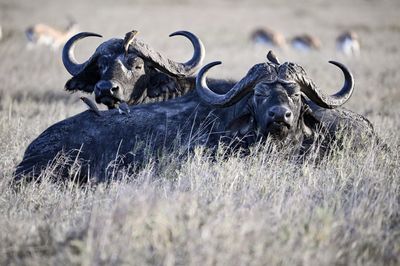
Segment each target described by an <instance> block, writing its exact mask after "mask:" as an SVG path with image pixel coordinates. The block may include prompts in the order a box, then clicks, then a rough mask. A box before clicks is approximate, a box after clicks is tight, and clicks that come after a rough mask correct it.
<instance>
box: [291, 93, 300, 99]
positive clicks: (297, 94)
mask: <svg viewBox="0 0 400 266" xmlns="http://www.w3.org/2000/svg"><path fill="white" fill-rule="evenodd" d="M300 95H301V92H296V93H293V94H292V96H291V97H292V98H299V97H300Z"/></svg>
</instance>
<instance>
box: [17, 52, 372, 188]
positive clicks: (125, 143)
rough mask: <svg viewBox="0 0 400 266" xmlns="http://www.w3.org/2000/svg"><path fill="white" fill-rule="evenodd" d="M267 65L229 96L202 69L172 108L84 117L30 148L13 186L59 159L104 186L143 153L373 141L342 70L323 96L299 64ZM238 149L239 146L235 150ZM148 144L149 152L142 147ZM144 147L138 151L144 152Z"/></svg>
mask: <svg viewBox="0 0 400 266" xmlns="http://www.w3.org/2000/svg"><path fill="white" fill-rule="evenodd" d="M268 59H269V62H266V63H261V64H257V65H255V66H253V67H252V68H251V69H250V70H249V72H248V73H247V74H246V76H245V77H243V78H242V79H241V80H240V81H239V82H237V83H236V84H235V85H234V86H233V87H232V88H229V89H227V88H223V87H219V86H217V87H216V91H212V90H211V89H209V88H208V87H207V83H206V73H207V71H208V70H209V69H210V68H211V67H213V66H215V65H217V64H219V62H214V63H210V64H208V65H206V66H205V67H203V68H202V69H201V71H200V72H199V75H198V76H197V79H196V88H197V89H196V91H192V92H189V93H188V94H186V95H185V96H183V97H179V98H176V99H173V100H170V101H165V102H158V103H150V104H143V105H138V106H130V115H129V116H121V115H119V113H118V111H116V110H109V111H103V112H101V113H102V115H101V116H96V115H95V114H94V113H93V112H89V111H86V112H83V113H80V114H78V115H76V116H73V117H71V118H68V119H65V120H63V121H61V122H58V123H56V124H55V125H53V126H51V127H49V128H48V129H47V130H45V131H44V132H43V133H42V134H41V135H40V136H39V137H38V138H37V139H35V140H34V141H33V142H32V143H31V144H30V145H29V147H28V148H27V150H26V152H25V155H24V158H23V160H22V162H21V163H20V164H19V165H18V167H17V169H16V179H17V180H20V179H22V178H23V177H24V176H25V175H27V177H29V178H32V177H38V176H39V175H40V173H41V171H42V170H43V169H44V168H45V167H46V166H48V165H49V164H50V163H51V162H52V161H53V160H54V158H55V157H56V156H57V155H58V154H60V153H64V154H65V153H67V154H68V155H69V156H71V157H72V158H74V160H75V161H79V162H80V166H81V168H80V171H79V178H81V179H82V178H83V179H85V178H88V177H90V178H92V179H93V180H95V181H104V180H107V179H108V177H109V172H108V169H110V168H109V167H110V165H113V164H114V163H115V160H116V158H118V163H119V166H120V167H129V166H132V165H140V164H141V163H142V162H143V160H144V158H145V157H146V155H147V154H146V153H147V152H149V153H150V155H154V156H155V155H156V154H157V153H158V152H159V151H161V150H163V149H166V150H169V149H172V148H173V147H176V145H179V146H180V147H185V148H187V147H189V148H190V147H194V146H196V145H203V146H206V147H209V148H215V147H218V144H219V143H220V142H221V141H222V142H227V141H228V142H229V143H235V145H234V146H233V147H245V148H247V147H249V146H251V145H252V144H254V143H255V142H258V141H260V140H263V139H271V141H273V142H276V143H288V142H289V143H292V144H293V143H294V144H299V145H297V146H298V147H299V153H304V152H305V151H307V150H309V149H310V147H311V144H312V143H314V142H316V141H319V140H323V141H322V142H321V143H323V145H322V150H323V152H326V151H329V150H330V149H331V148H332V146H331V144H332V143H334V140H335V139H336V136H337V134H338V132H339V131H341V130H342V129H345V130H348V131H351V132H352V133H353V134H354V136H355V137H356V138H359V139H358V140H357V139H356V142H355V143H360V142H361V141H362V140H361V136H368V137H372V136H374V131H373V128H372V125H371V123H370V122H369V121H368V120H367V119H365V118H364V117H362V116H361V115H358V114H355V113H353V112H351V111H348V110H346V109H344V108H341V107H340V106H341V105H343V104H344V103H345V102H346V101H347V100H348V99H349V98H350V96H351V94H352V92H353V89H354V80H353V76H352V74H351V73H350V72H349V70H348V69H347V68H346V67H345V66H344V65H342V64H340V63H337V62H333V61H332V62H331V63H332V64H334V65H335V66H337V67H339V68H340V70H341V71H342V72H343V74H344V78H345V82H344V86H343V87H342V88H341V89H340V91H339V92H338V93H336V94H334V95H332V96H329V95H326V94H324V93H323V92H322V90H321V89H320V88H318V87H317V86H316V85H315V84H314V83H313V82H312V80H311V79H310V78H309V77H308V76H307V74H306V72H305V71H304V69H303V68H302V67H301V66H299V65H297V64H294V63H288V62H286V63H283V64H280V63H279V61H278V60H277V59H276V58H275V57H273V56H272V54H269V56H268ZM236 143H238V144H239V145H236ZM144 144H145V145H144ZM143 145H144V146H146V147H147V149H141V148H140V147H144V146H143ZM59 167H61V168H62V171H59V172H58V177H59V178H65V177H67V176H68V171H69V168H70V167H69V166H68V165H60V166H59Z"/></svg>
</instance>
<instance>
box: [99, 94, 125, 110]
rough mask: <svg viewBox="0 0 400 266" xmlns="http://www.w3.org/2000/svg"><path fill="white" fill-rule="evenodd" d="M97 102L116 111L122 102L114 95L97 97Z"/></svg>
mask: <svg viewBox="0 0 400 266" xmlns="http://www.w3.org/2000/svg"><path fill="white" fill-rule="evenodd" d="M96 102H97V103H102V104H104V105H106V106H107V107H108V108H109V109H114V108H117V106H118V104H120V103H121V102H122V100H121V99H119V98H117V97H114V96H112V95H107V96H100V97H96Z"/></svg>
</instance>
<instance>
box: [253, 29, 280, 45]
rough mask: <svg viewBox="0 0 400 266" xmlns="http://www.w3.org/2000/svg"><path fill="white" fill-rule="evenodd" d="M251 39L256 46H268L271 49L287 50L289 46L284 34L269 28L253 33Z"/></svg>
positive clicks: (256, 30)
mask: <svg viewBox="0 0 400 266" xmlns="http://www.w3.org/2000/svg"><path fill="white" fill-rule="evenodd" d="M250 39H251V40H252V41H253V43H255V44H262V45H267V46H269V47H271V48H285V47H286V46H287V44H286V38H285V36H284V35H283V34H282V33H280V32H278V31H275V30H273V29H271V28H267V27H264V28H257V29H255V30H254V31H253V32H252V33H251V35H250Z"/></svg>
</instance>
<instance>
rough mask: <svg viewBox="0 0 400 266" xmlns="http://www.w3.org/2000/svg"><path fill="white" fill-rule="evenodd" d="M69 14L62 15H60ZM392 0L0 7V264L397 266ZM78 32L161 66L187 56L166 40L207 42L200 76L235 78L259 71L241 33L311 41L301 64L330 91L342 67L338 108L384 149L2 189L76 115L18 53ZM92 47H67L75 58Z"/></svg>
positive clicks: (30, 58) (399, 166)
mask: <svg viewBox="0 0 400 266" xmlns="http://www.w3.org/2000/svg"><path fill="white" fill-rule="evenodd" d="M67 2H68V3H67ZM399 11H400V2H399V1H395V0H393V1H372V0H371V1H361V0H360V1H351V2H350V1H315V2H311V1H293V2H290V1H269V2H267V1H251V2H247V3H244V1H243V2H242V1H231V2H218V3H216V2H213V1H209V2H205V3H203V4H201V3H198V2H197V1H189V2H187V1H183V0H182V1H181V0H176V1H173V2H172V3H167V2H164V1H161V0H160V1H96V2H95V1H93V2H92V1H90V2H89V1H88V2H84V3H81V1H50V0H49V1H43V0H39V1H25V0H17V1H14V0H0V23H1V25H2V27H3V31H4V32H3V35H4V37H3V39H2V40H1V41H0V58H1V59H0V121H1V123H0V178H1V180H0V201H1V202H0V232H1V233H0V264H1V265H9V264H14V265H16V264H18V265H20V264H30V265H47V264H52V265H64V264H85V265H97V264H104V265H110V264H111V265H115V264H131V265H148V264H150V265H153V264H156V265H175V264H177V265H399V264H400V202H399V201H400V178H399V177H400V175H399V174H400V162H399V157H400V153H399V151H398V148H399V144H400V140H399V135H398V133H399V129H400V112H399V110H400V109H399V108H400V85H399V82H400V72H399V66H400V46H399V41H400V20H399V19H398V13H399ZM68 16H70V17H73V18H74V19H75V20H76V21H78V22H79V24H80V27H81V30H84V31H93V32H98V33H101V34H103V36H104V39H108V38H111V37H123V36H124V34H125V32H127V31H130V30H131V29H137V30H139V31H140V38H142V39H143V40H145V41H146V42H148V43H149V44H151V45H152V46H153V47H154V48H155V49H157V50H160V51H162V52H163V53H165V54H166V55H168V56H169V57H170V58H172V59H175V60H177V61H184V60H185V59H186V58H188V57H189V56H190V54H191V48H190V45H189V44H188V43H187V41H185V40H183V39H181V38H178V37H176V38H168V37H167V36H168V34H169V33H171V32H173V31H176V30H180V29H186V30H190V31H193V32H194V33H196V34H197V35H198V36H200V37H201V39H202V40H203V42H204V44H205V46H206V49H207V55H206V59H205V62H210V61H214V60H221V61H223V63H224V64H223V65H222V66H221V67H218V69H215V70H214V71H212V73H211V76H214V77H224V78H235V79H239V78H241V77H242V76H243V75H244V74H245V73H246V71H247V70H248V69H249V68H250V67H251V66H252V65H253V64H255V63H259V62H262V61H263V60H264V59H265V55H266V48H263V47H254V46H253V45H252V44H251V43H250V42H249V41H248V36H249V33H250V31H251V30H252V29H253V28H254V27H256V26H263V25H268V26H269V27H271V28H274V29H277V30H280V31H282V32H283V33H284V34H285V35H286V36H288V37H290V36H293V35H295V34H300V33H304V32H310V33H313V34H315V35H317V36H319V37H320V38H321V40H322V43H323V44H324V47H323V48H322V49H321V50H320V51H317V52H312V53H307V54H302V53H298V52H295V51H293V50H291V49H288V50H276V51H275V52H276V54H277V55H278V56H279V57H280V59H281V60H282V61H286V60H290V61H294V62H297V63H300V64H301V65H303V66H304V67H305V69H306V70H307V71H308V73H309V75H310V76H311V77H313V78H314V81H315V82H316V83H317V84H319V85H320V86H321V87H323V88H325V90H326V91H328V92H333V91H334V90H335V89H336V88H339V87H340V86H341V84H342V77H341V74H340V73H339V72H338V70H337V69H336V68H334V67H333V66H331V65H329V64H328V63H327V61H328V60H330V59H335V60H338V61H341V62H344V63H345V64H346V65H348V66H349V67H350V69H351V70H352V71H353V72H354V76H355V80H356V90H355V93H354V95H353V97H352V99H351V100H350V101H349V102H348V103H347V104H346V107H347V108H349V109H352V110H354V111H356V112H358V113H361V114H363V115H365V116H366V117H368V119H370V121H371V122H372V123H373V124H374V126H375V128H376V131H377V133H378V134H379V135H380V137H381V138H382V139H383V140H384V141H385V142H386V143H387V144H388V145H389V146H390V147H391V148H392V149H391V151H387V152H382V151H380V150H379V149H377V148H376V147H374V146H371V147H370V148H369V149H367V150H364V151H360V152H358V153H353V152H351V151H350V150H349V149H346V148H345V149H344V150H343V151H341V152H336V153H334V154H332V155H331V156H328V157H327V158H325V159H324V160H323V161H322V162H321V163H320V164H319V165H317V166H316V165H314V164H312V162H310V163H309V164H303V165H298V164H294V163H292V162H291V161H290V160H288V159H287V157H285V156H283V155H282V152H276V151H273V152H271V153H266V152H263V149H262V148H261V150H258V151H255V152H254V154H252V155H251V156H248V157H246V158H239V157H237V156H234V157H232V158H230V159H228V160H222V159H221V160H220V159H218V158H217V160H216V161H215V162H211V161H210V160H207V158H206V157H205V156H204V154H202V153H201V152H200V151H199V152H198V153H196V154H195V155H193V156H191V157H190V158H188V159H187V160H185V161H180V162H177V161H174V160H173V159H171V158H166V160H165V161H166V162H169V163H164V164H162V165H161V166H157V167H156V166H154V165H151V164H149V165H148V166H146V167H145V168H144V169H142V170H141V171H140V172H139V173H138V174H137V175H135V176H127V177H126V178H125V179H123V180H120V181H115V182H112V183H111V184H109V185H104V184H103V185H98V186H95V187H83V188H79V187H77V186H75V185H74V184H73V183H66V184H59V183H52V182H47V181H46V180H45V181H44V182H42V183H40V184H28V185H26V186H24V187H22V188H21V189H20V190H19V191H15V190H14V189H12V187H11V182H12V173H13V169H14V167H15V166H16V164H17V163H18V162H19V161H20V160H21V159H22V156H23V153H24V150H25V148H26V147H27V145H28V144H29V143H30V142H31V141H32V140H33V139H34V138H35V137H37V136H38V134H39V133H40V132H42V131H43V130H44V129H46V128H47V127H48V126H50V125H51V124H53V123H54V122H56V121H59V120H62V119H64V118H66V117H69V116H71V115H74V114H77V113H79V112H81V111H83V110H85V107H84V106H83V104H82V103H81V102H80V101H79V100H78V98H79V97H78V96H79V95H77V94H72V95H71V94H68V93H66V92H64V91H63V86H64V83H65V81H66V80H67V79H68V78H69V75H68V74H67V72H66V71H65V69H64V68H63V66H62V63H61V56H60V51H57V52H53V51H50V50H49V49H47V48H44V47H41V48H37V49H34V50H27V49H26V40H25V36H24V34H23V31H24V29H25V28H26V27H27V26H29V25H30V24H33V23H37V22H44V23H48V24H51V25H55V26H58V27H63V26H65V25H66V24H67V17H68ZM344 29H354V30H356V31H357V32H358V33H359V35H360V37H361V41H362V51H361V57H359V58H345V57H344V56H342V55H340V54H337V53H336V52H335V50H334V39H335V37H336V35H337V34H338V33H339V32H340V31H342V30H344ZM99 43H100V40H98V39H91V40H85V41H83V42H81V43H80V45H79V47H78V48H77V53H78V59H79V60H84V59H86V58H87V57H88V56H90V53H91V52H93V51H94V49H95V47H96V45H98V44H99Z"/></svg>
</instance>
